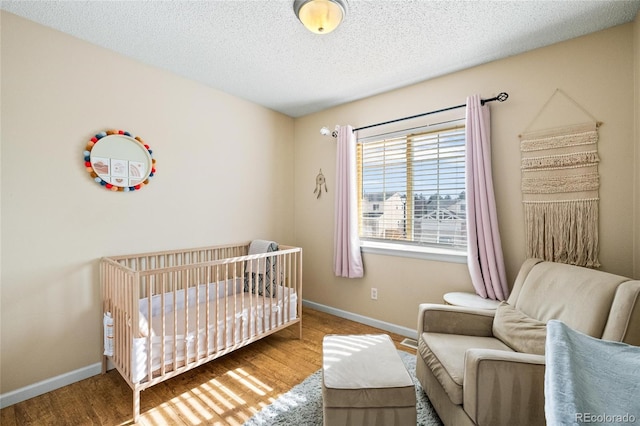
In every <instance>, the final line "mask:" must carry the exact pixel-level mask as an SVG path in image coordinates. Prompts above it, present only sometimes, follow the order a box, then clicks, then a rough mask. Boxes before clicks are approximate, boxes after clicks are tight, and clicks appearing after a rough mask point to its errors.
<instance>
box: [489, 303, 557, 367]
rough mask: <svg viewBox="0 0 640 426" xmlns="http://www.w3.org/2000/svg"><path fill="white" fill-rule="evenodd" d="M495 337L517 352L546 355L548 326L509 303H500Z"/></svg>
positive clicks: (494, 323) (495, 325)
mask: <svg viewBox="0 0 640 426" xmlns="http://www.w3.org/2000/svg"><path fill="white" fill-rule="evenodd" d="M493 335H494V336H495V337H497V338H498V339H500V340H502V342H504V343H506V344H507V346H509V347H510V348H511V349H513V350H514V351H516V352H524V353H528V354H536V355H544V345H545V340H546V338H547V326H546V324H545V323H543V322H541V321H538V320H536V319H533V318H531V317H529V316H527V315H525V314H524V313H522V312H520V311H519V310H517V309H516V308H514V307H513V306H511V305H509V304H508V303H507V302H502V303H500V305H498V308H497V309H496V316H495V318H494V320H493Z"/></svg>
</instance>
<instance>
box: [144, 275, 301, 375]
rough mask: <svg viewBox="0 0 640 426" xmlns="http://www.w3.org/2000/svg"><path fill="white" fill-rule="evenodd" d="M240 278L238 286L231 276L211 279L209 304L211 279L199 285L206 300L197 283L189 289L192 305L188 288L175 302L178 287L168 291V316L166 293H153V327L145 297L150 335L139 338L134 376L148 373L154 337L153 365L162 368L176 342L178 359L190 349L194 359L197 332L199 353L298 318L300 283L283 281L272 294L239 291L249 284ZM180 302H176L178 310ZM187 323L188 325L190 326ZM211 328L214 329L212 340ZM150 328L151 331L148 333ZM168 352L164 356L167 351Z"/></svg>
mask: <svg viewBox="0 0 640 426" xmlns="http://www.w3.org/2000/svg"><path fill="white" fill-rule="evenodd" d="M235 281H236V285H235V286H233V281H232V280H228V281H227V285H226V286H224V285H223V284H222V283H218V284H215V283H211V284H209V303H208V309H207V303H206V301H207V297H206V295H207V293H206V285H204V284H203V285H201V286H199V290H198V296H199V297H198V298H197V300H199V301H200V303H197V304H196V303H195V302H196V291H195V290H196V289H195V288H191V289H189V290H188V291H187V295H188V296H187V299H188V303H187V304H186V306H185V303H184V291H179V292H176V303H175V306H174V303H173V293H165V295H164V321H163V316H162V315H161V313H162V312H161V311H162V309H161V306H162V298H161V296H160V295H156V296H153V297H152V298H151V299H152V300H151V312H152V316H151V328H149V316H148V312H149V298H144V299H141V300H140V324H139V325H140V332H141V335H142V336H145V337H141V338H135V339H133V340H134V341H133V351H132V360H131V363H132V372H131V376H132V381H133V382H134V383H138V382H140V381H142V380H144V379H145V378H146V376H147V367H148V356H149V340H150V341H151V369H152V371H156V370H158V369H160V367H161V358H164V364H165V365H170V364H172V363H173V358H174V346H175V353H176V355H177V356H176V362H181V361H184V360H185V349H186V353H187V356H188V358H189V359H193V358H194V356H195V348H196V335H197V346H198V355H199V356H202V355H205V354H207V353H208V354H211V353H213V352H215V351H218V350H222V349H224V348H227V347H229V346H232V345H235V344H238V343H241V342H242V341H243V340H246V339H249V338H251V337H254V336H256V335H258V334H260V333H262V332H264V331H266V330H270V329H272V328H275V327H277V326H279V325H282V324H283V323H284V321H287V320H292V319H295V318H296V312H297V300H298V298H297V294H296V293H295V291H294V289H292V288H287V287H283V286H278V291H277V297H275V298H269V297H262V296H258V295H256V294H251V293H244V292H241V291H238V290H239V289H240V288H241V286H242V285H243V280H242V279H236V280H235ZM225 287H226V291H225V290H224V289H225ZM233 287H236V291H238V292H237V293H236V294H235V296H234V295H233ZM225 295H226V297H225ZM216 296H217V297H216ZM225 302H226V303H225ZM284 304H288V312H285V310H284V309H283V306H284ZM174 308H176V309H175V311H174ZM174 312H175V314H174ZM207 312H208V315H209V317H208V322H207ZM287 314H288V315H287ZM196 319H197V321H196ZM185 323H186V324H187V325H188V326H187V327H185ZM207 324H208V326H207ZM163 325H164V333H163ZM196 326H197V327H196ZM196 328H197V330H198V332H197V333H196ZM207 329H208V330H209V339H208V341H207V336H206V330H207ZM176 331H177V333H176ZM149 332H150V334H151V337H150V338H147V336H149ZM163 334H164V336H165V337H164V351H163V348H162V337H161V336H162V335H163ZM185 336H186V337H185ZM174 343H175V345H174ZM163 352H164V357H161V354H162V353H163Z"/></svg>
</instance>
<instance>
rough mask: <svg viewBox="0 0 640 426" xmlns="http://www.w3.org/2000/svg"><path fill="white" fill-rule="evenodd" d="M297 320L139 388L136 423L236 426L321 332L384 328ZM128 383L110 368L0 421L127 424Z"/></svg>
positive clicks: (310, 362) (305, 356)
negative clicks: (299, 334)
mask: <svg viewBox="0 0 640 426" xmlns="http://www.w3.org/2000/svg"><path fill="white" fill-rule="evenodd" d="M302 325H303V327H302V328H303V336H302V340H299V339H298V338H297V334H296V331H297V326H293V327H291V328H290V329H286V330H283V331H280V332H278V333H276V334H273V335H271V336H269V337H266V338H264V339H262V340H260V341H257V342H255V343H252V344H251V345H249V346H247V347H244V348H242V349H239V350H237V351H235V352H233V353H231V354H228V355H226V356H224V357H221V358H220V359H217V360H214V361H211V362H209V363H208V364H205V365H203V366H201V367H198V368H196V369H194V370H191V371H189V372H186V373H184V374H182V375H180V376H178V377H175V378H173V379H170V380H167V381H165V382H163V383H160V384H158V385H156V386H153V387H151V388H149V389H147V390H146V391H144V392H142V394H141V408H140V413H141V416H140V420H139V422H138V423H136V424H138V425H145V426H146V425H149V426H151V425H154V426H159V425H163V426H164V425H242V424H243V423H244V422H245V421H246V420H247V419H249V418H250V417H251V416H252V415H253V414H255V413H256V412H258V411H260V410H261V409H262V408H263V407H265V406H267V405H269V404H270V403H271V402H273V401H274V400H275V399H276V398H278V396H279V395H281V394H283V393H285V392H287V391H288V390H289V389H291V388H292V387H293V386H295V385H296V384H298V383H300V382H301V381H302V380H304V379H305V378H306V377H307V376H309V375H310V374H311V373H313V372H315V371H316V370H318V369H319V368H321V366H322V338H323V337H324V335H325V334H368V333H385V334H389V335H390V336H391V338H392V339H393V341H394V342H395V343H396V347H397V348H398V349H401V350H404V351H407V352H410V353H414V354H415V350H412V349H411V348H408V347H406V346H402V345H400V342H401V341H402V340H403V338H404V337H402V336H400V335H397V334H392V333H387V332H385V331H382V330H379V329H377V328H373V327H369V326H367V325H364V324H360V323H357V322H353V321H349V320H345V319H343V318H339V317H336V316H333V315H330V314H326V313H323V312H320V311H316V310H313V309H309V308H304V309H303V314H302ZM132 398H133V393H132V391H131V388H130V387H129V386H128V385H127V384H126V382H125V381H124V380H123V379H122V377H120V374H119V373H118V372H117V371H116V370H111V371H109V372H108V373H106V374H103V375H98V376H94V377H91V378H89V379H86V380H82V381H80V382H77V383H74V384H72V385H69V386H65V387H64V388H60V389H57V390H55V391H53V392H49V393H47V394H44V395H41V396H38V397H35V398H32V399H29V400H27V401H23V402H20V403H18V404H15V405H12V406H10V407H7V408H5V409H3V410H1V411H0V424H2V426H12V425H56V426H58V425H73V426H76V425H108V426H111V425H131V424H134V423H133V422H132V418H131V414H132V411H131V410H132Z"/></svg>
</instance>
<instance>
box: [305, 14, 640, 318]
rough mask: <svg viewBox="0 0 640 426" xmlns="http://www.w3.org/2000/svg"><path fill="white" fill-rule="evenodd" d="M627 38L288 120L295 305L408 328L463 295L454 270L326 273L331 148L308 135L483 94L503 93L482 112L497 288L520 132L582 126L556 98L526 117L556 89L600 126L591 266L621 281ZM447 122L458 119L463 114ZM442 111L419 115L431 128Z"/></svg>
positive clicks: (372, 259)
mask: <svg viewBox="0 0 640 426" xmlns="http://www.w3.org/2000/svg"><path fill="white" fill-rule="evenodd" d="M636 31H637V30H636ZM633 34H634V28H633V24H627V25H623V26H619V27H616V28H612V29H609V30H606V31H602V32H598V33H595V34H592V35H588V36H585V37H581V38H578V39H574V40H570V41H567V42H563V43H559V44H556V45H553V46H550V47H546V48H542V49H538V50H535V51H531V52H528V53H525V54H521V55H518V56H514V57H511V58H508V59H504V60H500V61H496V62H493V63H489V64H486V65H483V66H478V67H475V68H471V69H468V70H465V71H462V72H457V73H453V74H449V75H446V76H444V77H441V78H437V79H433V80H429V81H425V82H423V83H420V84H416V85H413V86H410V87H407V88H404V89H400V90H395V91H392V92H389V93H385V94H382V95H379V96H375V97H371V98H368V99H364V100H361V101H357V102H353V103H350V104H347V105H343V106H340V107H336V108H332V109H329V110H326V111H322V112H319V113H316V114H312V115H308V116H305V117H302V118H299V119H297V120H296V122H295V140H296V152H295V164H296V165H295V174H296V183H295V205H296V207H295V211H296V239H297V241H298V244H300V245H301V246H302V247H303V248H304V250H305V299H307V300H311V301H313V302H316V303H319V304H322V305H327V306H330V307H333V308H338V309H342V310H345V311H348V312H352V313H355V314H359V315H364V316H368V317H372V318H375V319H377V320H381V321H386V322H389V323H392V324H397V325H400V326H404V327H409V328H411V329H415V322H416V317H417V306H418V304H419V303H420V302H441V301H442V295H443V294H444V293H446V292H449V291H461V290H465V291H471V288H472V287H471V284H470V279H469V274H468V271H467V266H466V265H465V264H453V263H443V262H436V261H426V260H417V259H408V258H400V257H390V256H382V255H373V254H365V255H364V264H365V277H364V278H363V279H354V280H348V279H343V278H335V277H334V276H333V273H332V267H331V265H332V258H333V248H332V247H333V246H332V235H333V205H334V201H333V195H334V193H333V192H332V189H333V188H334V187H335V177H334V176H335V141H334V140H333V139H331V138H329V137H324V136H321V135H320V133H319V129H320V128H321V127H322V126H328V127H329V128H331V129H333V126H334V125H335V124H351V125H353V126H354V127H359V126H364V125H368V124H372V123H376V122H381V121H386V120H389V119H393V118H398V117H403V116H409V115H414V114H418V113H421V112H425V111H430V110H435V109H440V108H443V107H448V106H452V105H458V104H461V103H464V102H465V99H466V96H468V95H471V94H474V93H479V94H480V95H482V96H483V97H491V96H494V95H496V94H497V93H499V92H501V91H506V92H508V93H509V96H510V97H509V100H508V101H507V102H505V103H502V104H499V103H492V104H491V109H492V134H493V177H494V183H495V191H496V198H497V200H496V202H497V207H498V215H499V222H500V232H501V236H502V243H503V244H502V245H503V250H504V254H505V261H506V267H507V274H508V278H509V282H510V283H512V282H513V279H514V278H515V275H516V274H517V271H518V269H519V265H520V264H521V263H522V261H523V260H524V258H525V242H524V225H523V212H522V206H521V193H520V166H519V163H520V151H519V139H518V135H519V134H520V133H522V132H523V131H524V130H527V129H529V130H534V129H538V128H544V127H550V126H555V125H558V124H563V123H565V122H566V123H572V122H577V121H586V118H585V116H584V114H583V113H580V112H579V111H575V110H574V109H572V108H563V107H562V102H563V101H562V99H561V97H560V100H559V104H558V101H552V103H551V104H555V105H551V106H550V111H551V113H549V111H545V113H543V114H541V116H540V117H539V119H537V120H535V121H534V118H535V117H536V116H537V115H538V113H539V112H540V111H541V109H542V107H543V105H544V104H545V102H547V100H548V99H549V98H550V97H551V96H552V95H553V93H554V91H555V90H556V89H557V88H560V89H562V90H563V91H564V92H565V93H567V94H568V95H570V96H571V97H572V98H573V99H574V100H575V101H576V102H578V103H579V104H580V105H581V106H582V107H583V108H585V109H586V110H587V111H588V112H589V113H590V114H592V115H593V116H595V117H596V118H597V119H598V120H600V121H602V122H604V125H603V126H602V127H601V128H600V143H599V152H600V156H601V165H600V175H601V189H600V197H601V202H600V209H601V210H600V212H601V217H600V243H601V251H600V260H601V263H602V269H603V270H605V271H609V272H613V273H617V274H622V275H627V276H630V275H632V274H633V265H634V261H633V257H634V252H633V238H634V237H633V235H634V234H633V232H632V230H633V219H632V218H633V217H634V216H636V217H637V216H638V213H639V211H638V210H637V209H638V207H637V202H636V212H635V214H630V213H631V212H633V206H634V201H633V197H632V196H631V194H632V193H633V191H634V189H636V190H637V187H635V188H634V184H633V182H634V155H636V154H634V144H635V142H634V91H633V90H632V87H633V84H634V58H633V37H634V36H633ZM354 66H357V64H354ZM636 69H637V68H636ZM558 105H560V106H558ZM458 114H459V115H462V116H463V114H464V110H460V112H459V113H458ZM452 115H453V114H451V115H449V116H430V117H429V119H430V120H431V121H442V120H444V119H447V118H451V116H452ZM410 124H411V125H414V124H415V123H413V122H412V123H410ZM378 130H379V129H378ZM636 162H637V160H636ZM320 168H322V170H323V172H324V174H325V176H326V177H327V182H328V185H329V191H330V193H329V194H328V195H329V196H328V197H325V196H324V195H323V197H322V198H321V199H316V198H315V196H314V194H313V193H312V191H313V186H314V177H315V175H316V173H318V170H319V169H320ZM636 235H637V233H636ZM635 257H636V258H637V257H638V252H637V251H636V253H635ZM371 287H376V288H377V289H378V300H377V301H372V300H371V299H370V288H371Z"/></svg>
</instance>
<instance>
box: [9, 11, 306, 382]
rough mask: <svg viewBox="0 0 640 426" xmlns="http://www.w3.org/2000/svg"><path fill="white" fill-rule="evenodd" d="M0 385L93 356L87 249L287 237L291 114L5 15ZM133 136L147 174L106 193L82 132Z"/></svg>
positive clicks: (93, 286)
mask: <svg viewBox="0 0 640 426" xmlns="http://www.w3.org/2000/svg"><path fill="white" fill-rule="evenodd" d="M1 16H2V18H1V19H2V21H1V24H2V33H1V36H2V75H1V77H2V116H1V121H2V135H1V136H2V150H1V152H2V154H1V160H2V165H1V166H2V181H1V183H2V188H1V200H2V228H1V232H2V252H1V253H2V260H1V262H2V264H1V267H2V276H1V278H2V282H1V285H2V288H1V292H2V300H1V306H0V315H1V317H0V320H1V326H2V328H1V333H2V334H1V337H2V343H1V347H2V352H1V353H2V359H1V374H2V386H1V389H0V393H5V392H9V391H12V390H15V389H17V388H21V387H24V386H26V385H30V384H33V383H36V382H38V381H41V380H44V379H48V378H51V377H55V376H57V375H61V374H63V373H67V372H70V371H73V370H76V369H80V368H83V367H86V366H88V365H91V364H94V363H97V362H99V361H100V347H101V329H100V325H101V305H100V294H99V283H98V273H97V263H98V261H97V259H99V258H100V257H101V256H105V255H113V254H121V253H134V252H142V251H153V250H159V249H172V248H180V247H198V246H205V245H213V244H224V243H233V242H242V241H248V240H250V239H253V238H273V239H275V240H278V241H282V242H286V243H293V242H294V232H293V231H294V230H293V226H292V225H291V224H292V223H293V220H294V215H293V184H292V182H293V163H294V158H293V152H294V149H293V119H292V118H290V117H287V116H284V115H282V114H279V113H275V112H273V111H271V110H268V109H265V108H262V107H259V106H257V105H255V104H252V103H249V102H246V101H244V100H240V99H238V98H235V97H232V96H229V95H227V94H224V93H221V92H219V91H216V90H213V89H210V88H207V87H205V86H202V85H200V84H197V83H194V82H192V81H188V80H186V79H183V78H180V77H178V76H175V75H173V74H170V73H168V72H165V71H162V70H158V69H155V68H152V67H149V66H146V65H143V64H140V63H138V62H135V61H132V60H129V59H127V58H125V57H123V56H120V55H117V54H115V53H112V52H110V51H107V50H105V49H102V48H98V47H95V46H93V45H90V44H88V43H85V42H82V41H79V40H77V39H74V38H72V37H70V36H67V35H64V34H62V33H59V32H56V31H53V30H50V29H47V28H45V27H43V26H40V25H36V24H34V23H31V22H29V21H26V20H24V19H22V18H19V17H16V16H15V15H11V14H8V13H6V12H2V15H1ZM109 128H119V129H124V130H128V131H130V132H132V133H134V134H137V135H140V136H141V137H142V138H143V139H145V141H147V142H148V143H149V144H150V145H151V148H152V149H153V151H154V156H155V158H156V159H157V161H158V163H157V169H158V172H157V175H156V176H155V177H154V178H153V179H152V181H151V184H150V185H149V186H148V187H146V188H144V189H142V190H141V191H139V192H136V193H111V192H109V191H107V190H105V189H103V188H101V187H100V186H99V185H97V184H96V183H95V182H93V181H92V179H91V178H90V177H89V176H88V174H87V173H86V171H85V168H84V166H83V163H82V151H83V150H84V146H85V144H86V142H87V140H88V139H89V138H90V137H91V136H92V135H93V134H94V133H97V132H99V131H101V130H106V129H109Z"/></svg>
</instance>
